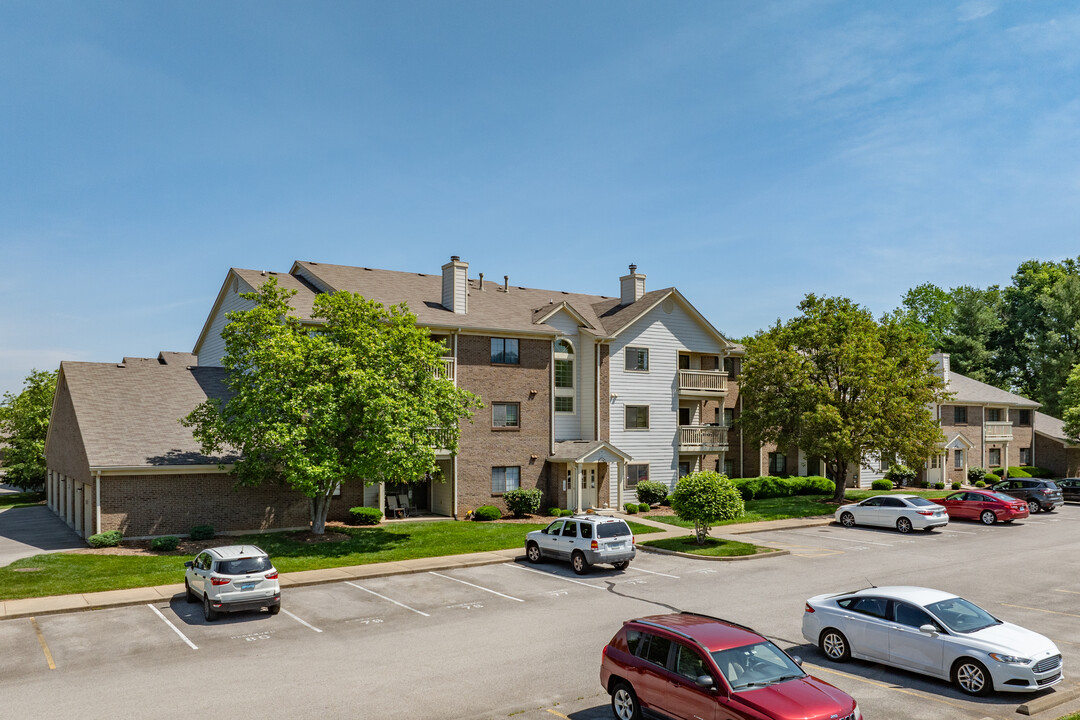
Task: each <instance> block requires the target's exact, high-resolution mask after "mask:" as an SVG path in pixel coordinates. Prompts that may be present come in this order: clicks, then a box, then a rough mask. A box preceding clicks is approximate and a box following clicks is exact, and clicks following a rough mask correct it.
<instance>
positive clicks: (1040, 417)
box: [1035, 411, 1074, 446]
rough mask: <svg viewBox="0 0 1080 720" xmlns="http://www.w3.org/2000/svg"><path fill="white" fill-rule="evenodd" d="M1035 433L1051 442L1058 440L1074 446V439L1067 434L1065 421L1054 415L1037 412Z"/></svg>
mask: <svg viewBox="0 0 1080 720" xmlns="http://www.w3.org/2000/svg"><path fill="white" fill-rule="evenodd" d="M1035 432H1036V433H1038V434H1039V435H1042V436H1043V437H1048V438H1050V439H1051V440H1057V441H1058V442H1060V443H1063V444H1065V445H1068V446H1072V445H1074V443H1073V440H1072V438H1070V437H1069V436H1068V434H1067V433H1066V432H1065V421H1064V420H1058V419H1057V418H1056V417H1054V416H1052V415H1047V414H1046V413H1041V412H1038V411H1036V412H1035Z"/></svg>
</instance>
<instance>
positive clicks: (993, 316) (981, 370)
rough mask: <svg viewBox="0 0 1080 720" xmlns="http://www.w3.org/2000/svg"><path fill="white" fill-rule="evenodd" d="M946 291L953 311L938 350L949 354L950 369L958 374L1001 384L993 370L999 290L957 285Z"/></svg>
mask: <svg viewBox="0 0 1080 720" xmlns="http://www.w3.org/2000/svg"><path fill="white" fill-rule="evenodd" d="M949 294H950V297H951V300H952V309H953V314H952V320H951V321H950V325H949V328H948V332H947V333H946V334H945V337H944V338H943V340H942V344H941V347H940V349H941V350H943V351H944V352H947V353H949V355H950V358H949V360H950V365H951V367H952V369H953V370H955V371H956V372H958V373H960V374H961V375H966V376H967V377H970V378H972V379H973V380H978V381H979V382H984V383H987V384H989V385H998V386H1001V385H1003V384H1004V383H1002V380H1001V378H1000V376H999V375H998V374H997V373H996V372H995V363H996V358H997V345H996V342H995V339H996V338H997V337H998V336H999V335H1000V333H1001V327H1002V324H1001V291H1000V290H999V289H998V286H997V285H991V286H990V287H988V288H986V289H985V290H982V289H980V288H976V287H972V286H970V285H961V286H960V287H956V288H953V289H952V290H951V291H950V293H949ZM1006 386H1007V385H1006Z"/></svg>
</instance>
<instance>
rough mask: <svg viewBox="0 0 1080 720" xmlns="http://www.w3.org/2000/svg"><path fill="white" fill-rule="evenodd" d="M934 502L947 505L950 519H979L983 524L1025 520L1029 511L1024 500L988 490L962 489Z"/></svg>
mask: <svg viewBox="0 0 1080 720" xmlns="http://www.w3.org/2000/svg"><path fill="white" fill-rule="evenodd" d="M934 502H936V503H937V504H938V505H944V506H945V509H946V510H947V511H948V512H949V519H950V520H956V519H964V520H979V521H980V522H982V524H983V525H993V524H994V523H996V522H997V521H998V520H1000V521H1001V522H1007V523H1008V522H1012V521H1013V520H1017V519H1020V520H1023V519H1024V518H1026V517H1027V516H1028V513H1029V511H1028V507H1027V503H1025V502H1024V501H1023V500H1019V499H1017V498H1014V497H1011V496H1009V495H1004V494H1002V493H996V492H987V491H986V490H967V491H964V490H961V491H960V492H954V493H953V494H952V495H949V496H948V497H943V498H934Z"/></svg>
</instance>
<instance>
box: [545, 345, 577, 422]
mask: <svg viewBox="0 0 1080 720" xmlns="http://www.w3.org/2000/svg"><path fill="white" fill-rule="evenodd" d="M559 343H562V344H564V345H565V346H566V347H567V348H568V351H565V352H564V351H561V350H559V349H558V347H559ZM552 347H553V349H554V359H555V363H556V364H557V363H559V362H568V363H570V387H559V386H558V384H557V378H558V375H557V374H556V372H555V366H554V365H553V366H552V369H551V376H552V384H553V385H555V394H554V397H553V398H552V400H551V406H552V409H553V410H554V411H555V412H556V413H558V414H560V415H573V414H574V412H576V411H577V399H576V397H577V390H576V388H577V377H576V371H577V365H576V364H575V361H574V357H575V353H574V344H573V343H572V342H570V341H569V340H567V339H566V338H559V339H558V340H556V341H555V342H554V343H553V344H552ZM555 398H560V399H562V400H563V401H564V402H565V401H566V400H567V399H569V400H570V409H569V410H560V409H559V408H558V407H556V403H555Z"/></svg>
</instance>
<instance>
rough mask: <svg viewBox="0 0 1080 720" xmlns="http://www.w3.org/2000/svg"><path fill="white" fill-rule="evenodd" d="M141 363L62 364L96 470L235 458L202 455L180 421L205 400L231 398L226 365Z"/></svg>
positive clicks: (229, 455) (188, 463) (90, 458)
mask: <svg viewBox="0 0 1080 720" xmlns="http://www.w3.org/2000/svg"><path fill="white" fill-rule="evenodd" d="M168 355H174V354H173V353H169V354H168ZM175 355H176V356H187V355H188V354H187V353H176V354H175ZM135 360H136V362H131V363H88V362H62V363H61V364H60V377H61V378H62V379H63V381H64V382H65V383H66V386H67V389H68V392H69V394H70V396H71V403H72V406H73V407H74V410H75V417H76V420H77V422H78V426H79V432H80V433H81V435H82V440H83V446H84V448H85V450H86V457H87V460H88V461H89V465H90V470H91V471H94V470H98V469H106V468H116V467H124V468H138V467H146V468H161V467H172V466H196V465H202V466H206V465H216V464H218V463H228V462H234V461H235V460H236V456H235V455H233V454H225V455H222V456H214V457H210V456H206V455H203V454H202V452H201V450H200V448H199V443H198V442H196V440H195V438H194V437H192V434H191V430H189V429H188V428H185V427H184V426H182V425H181V424H180V423H179V422H178V421H179V419H180V418H182V417H184V416H185V415H187V414H188V413H190V412H191V411H192V410H194V409H195V406H196V405H198V404H199V403H201V402H203V401H204V400H206V399H207V398H210V397H215V398H225V397H227V396H228V389H227V388H226V386H225V375H226V371H225V369H224V368H217V367H198V366H194V365H188V364H173V363H168V362H166V363H162V362H159V361H158V360H157V359H145V358H143V359H135Z"/></svg>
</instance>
